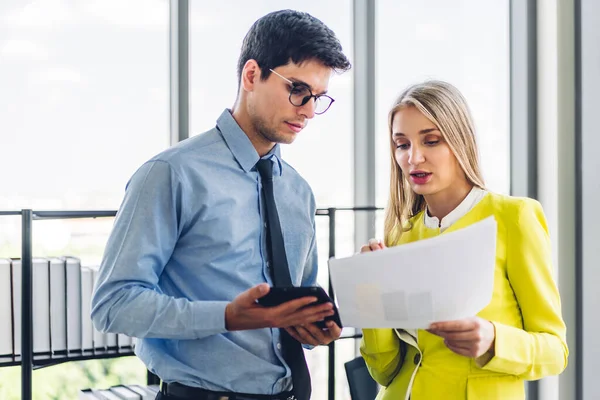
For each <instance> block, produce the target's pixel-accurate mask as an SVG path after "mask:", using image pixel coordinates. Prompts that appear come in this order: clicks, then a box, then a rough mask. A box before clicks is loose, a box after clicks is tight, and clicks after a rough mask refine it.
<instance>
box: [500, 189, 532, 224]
mask: <svg viewBox="0 0 600 400" xmlns="http://www.w3.org/2000/svg"><path fill="white" fill-rule="evenodd" d="M488 198H489V204H490V206H491V207H492V209H493V214H495V215H496V216H497V217H499V218H502V219H503V220H508V221H514V222H517V221H519V220H521V219H523V217H525V218H527V217H531V216H534V217H537V218H540V217H541V218H544V211H543V208H542V205H541V204H540V202H539V201H537V200H535V199H532V198H530V197H519V196H509V195H505V194H500V193H494V192H488Z"/></svg>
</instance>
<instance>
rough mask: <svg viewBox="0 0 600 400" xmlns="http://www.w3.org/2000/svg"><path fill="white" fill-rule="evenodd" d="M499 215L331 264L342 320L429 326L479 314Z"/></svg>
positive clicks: (488, 292)
mask: <svg viewBox="0 0 600 400" xmlns="http://www.w3.org/2000/svg"><path fill="white" fill-rule="evenodd" d="M496 230H497V225H496V220H495V219H494V218H493V217H489V218H486V219H485V220H483V221H480V222H477V223H475V224H473V225H470V226H468V227H466V228H463V229H459V230H456V231H453V232H446V233H444V234H441V235H439V236H437V237H435V238H432V239H424V240H420V241H417V242H414V243H408V244H404V245H400V246H395V247H390V248H386V249H384V250H378V251H374V252H369V253H363V254H357V255H354V256H352V257H347V258H338V259H335V258H332V259H330V260H329V269H330V274H331V281H332V285H333V289H334V292H335V295H336V298H337V305H338V310H339V313H340V318H341V320H342V324H343V325H344V326H348V327H354V328H402V329H417V328H419V329H424V328H428V327H429V325H430V324H431V323H432V322H436V321H450V320H456V319H462V318H468V317H473V316H475V315H476V314H477V313H478V312H479V311H481V310H482V309H483V308H485V307H486V306H487V305H488V304H489V302H490V300H491V298H492V291H493V285H494V268H495V262H496Z"/></svg>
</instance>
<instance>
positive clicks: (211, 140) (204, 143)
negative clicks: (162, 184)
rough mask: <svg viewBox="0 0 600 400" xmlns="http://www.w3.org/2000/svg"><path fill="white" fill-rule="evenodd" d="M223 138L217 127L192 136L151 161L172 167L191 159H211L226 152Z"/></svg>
mask: <svg viewBox="0 0 600 400" xmlns="http://www.w3.org/2000/svg"><path fill="white" fill-rule="evenodd" d="M225 149H226V146H225V145H224V142H223V138H222V137H221V134H220V133H219V130H218V129H217V128H216V127H215V128H212V129H209V130H208V131H206V132H203V133H200V134H198V135H195V136H192V137H190V138H187V139H185V140H182V141H181V142H179V143H177V144H175V145H173V146H171V147H169V148H168V149H166V150H164V151H162V152H160V153H158V154H157V155H155V156H154V157H152V159H151V160H150V161H165V162H167V163H169V164H171V165H173V166H174V165H178V164H179V163H181V162H184V163H185V162H187V161H189V159H190V158H194V159H202V158H211V157H213V156H215V155H216V154H217V153H219V151H220V150H225Z"/></svg>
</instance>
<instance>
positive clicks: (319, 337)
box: [285, 321, 342, 346]
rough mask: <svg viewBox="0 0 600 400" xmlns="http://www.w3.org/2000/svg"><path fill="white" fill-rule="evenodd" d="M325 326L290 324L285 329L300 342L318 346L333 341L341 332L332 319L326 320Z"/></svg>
mask: <svg viewBox="0 0 600 400" xmlns="http://www.w3.org/2000/svg"><path fill="white" fill-rule="evenodd" d="M325 326H326V327H327V328H326V329H321V328H319V327H318V326H317V325H315V324H306V325H298V326H291V327H289V328H285V330H286V331H287V333H289V334H290V336H292V337H293V338H294V339H296V340H297V341H299V342H300V343H302V344H310V345H313V346H319V345H327V344H329V343H331V342H333V341H334V340H336V339H337V338H339V337H340V335H341V334H342V329H341V328H340V327H339V326H337V324H336V323H335V322H333V321H327V322H326V323H325Z"/></svg>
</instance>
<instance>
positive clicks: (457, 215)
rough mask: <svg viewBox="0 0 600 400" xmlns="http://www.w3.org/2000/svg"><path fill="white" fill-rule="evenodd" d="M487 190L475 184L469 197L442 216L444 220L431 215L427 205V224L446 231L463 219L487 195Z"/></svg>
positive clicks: (431, 227) (425, 219)
mask: <svg viewBox="0 0 600 400" xmlns="http://www.w3.org/2000/svg"><path fill="white" fill-rule="evenodd" d="M486 193H487V192H486V191H485V190H483V189H481V188H480V187H477V186H473V188H472V189H471V191H470V192H469V194H468V195H467V197H465V198H464V200H463V201H462V202H461V203H460V204H459V205H458V206H457V207H456V208H455V209H454V210H452V211H451V212H450V213H449V214H448V215H446V216H445V217H444V218H442V222H441V223H440V220H439V219H438V218H437V217H430V216H429V212H428V210H427V207H426V208H425V213H424V214H425V218H424V222H425V226H426V227H427V228H430V229H438V228H439V229H440V231H442V232H443V231H445V230H446V229H448V228H449V227H450V226H452V224H454V223H455V222H456V221H458V220H459V219H461V218H462V217H463V216H464V215H465V214H466V213H468V212H469V211H470V210H471V209H472V208H473V207H475V205H476V204H477V203H479V201H480V200H481V199H482V198H483V197H484V196H485V194H486Z"/></svg>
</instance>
